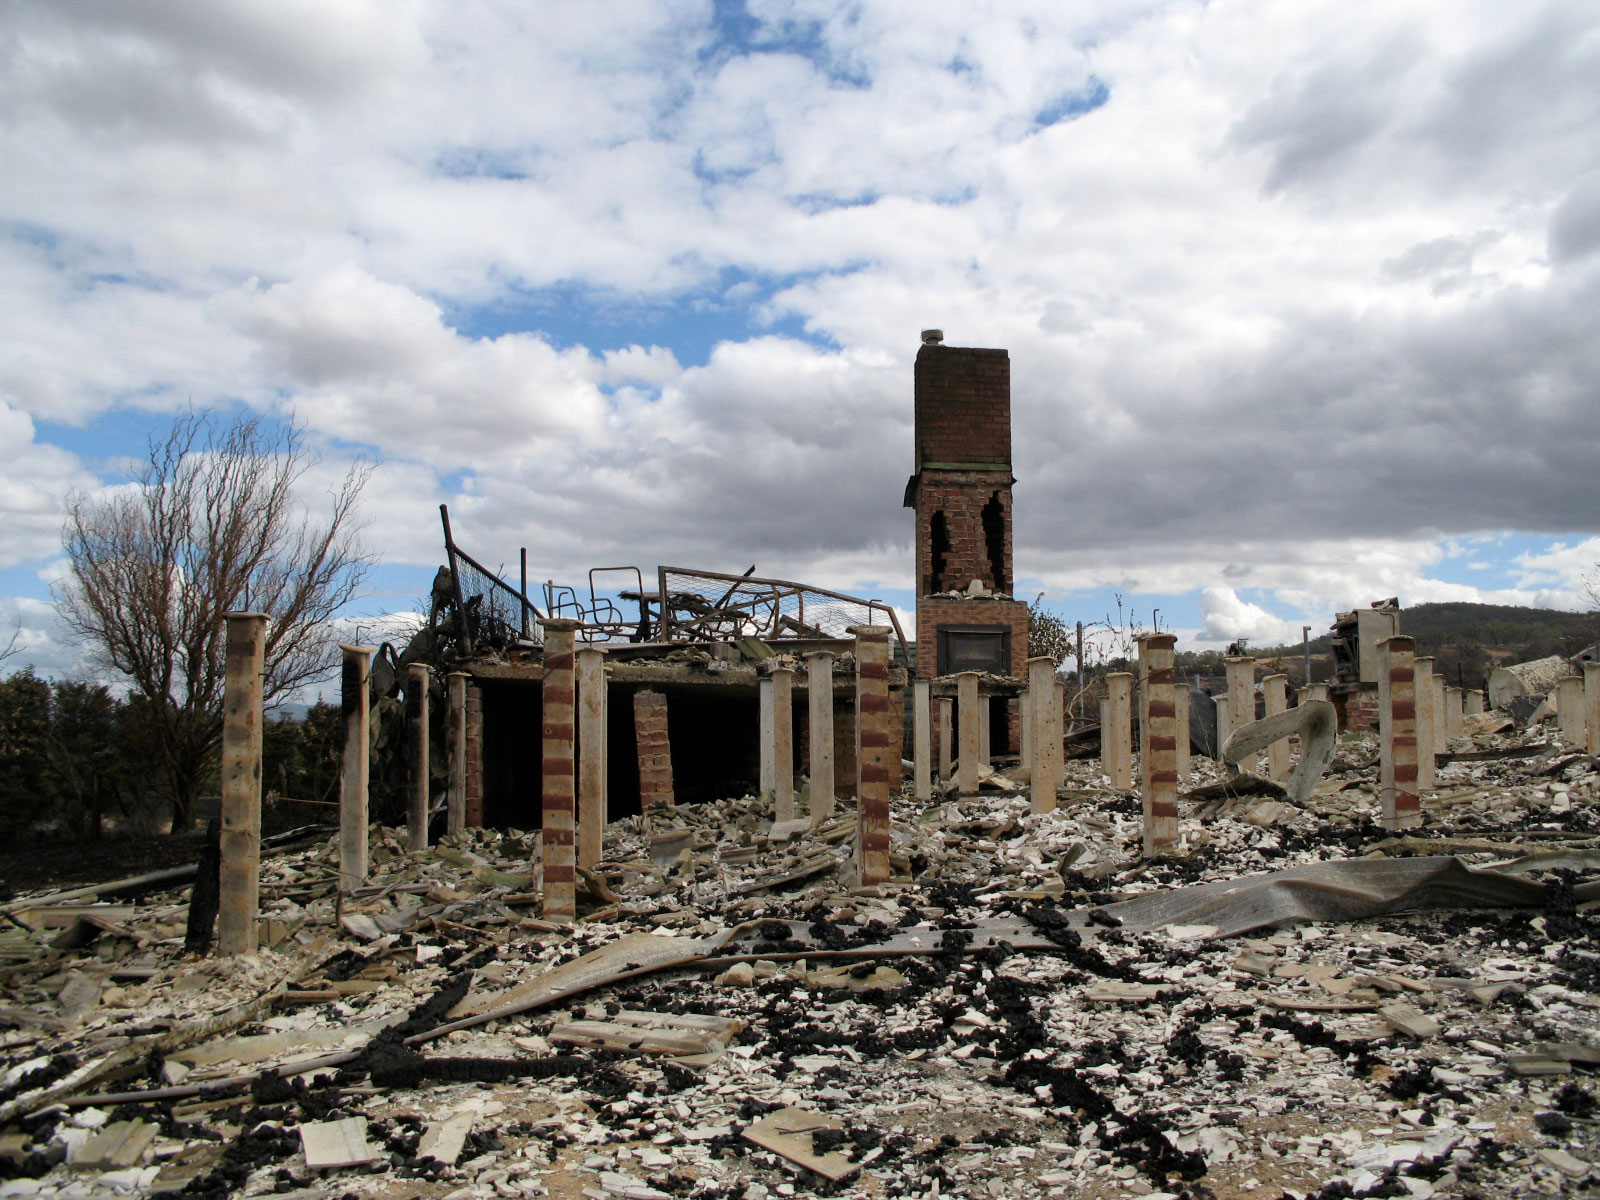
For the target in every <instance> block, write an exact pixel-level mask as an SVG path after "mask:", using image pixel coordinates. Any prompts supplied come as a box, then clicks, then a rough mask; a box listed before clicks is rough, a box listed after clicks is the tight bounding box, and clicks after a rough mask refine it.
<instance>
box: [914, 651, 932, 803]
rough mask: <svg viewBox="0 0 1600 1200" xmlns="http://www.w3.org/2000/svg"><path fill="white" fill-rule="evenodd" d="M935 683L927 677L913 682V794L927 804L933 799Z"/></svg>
mask: <svg viewBox="0 0 1600 1200" xmlns="http://www.w3.org/2000/svg"><path fill="white" fill-rule="evenodd" d="M932 692H933V684H932V683H930V682H929V681H928V680H926V679H918V680H914V681H913V682H912V684H911V705H912V712H911V760H912V766H913V772H914V778H913V781H912V794H913V795H914V796H916V798H917V799H918V800H919V801H921V802H922V803H924V804H926V803H927V802H928V801H930V800H932V799H933V763H932V762H931V761H930V760H931V759H932V757H933V727H932V713H931V712H930V708H931V705H930V701H931V699H932Z"/></svg>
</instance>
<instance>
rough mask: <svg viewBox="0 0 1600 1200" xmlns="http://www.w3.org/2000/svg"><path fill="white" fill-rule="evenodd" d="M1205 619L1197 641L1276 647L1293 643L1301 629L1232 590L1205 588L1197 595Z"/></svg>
mask: <svg viewBox="0 0 1600 1200" xmlns="http://www.w3.org/2000/svg"><path fill="white" fill-rule="evenodd" d="M1200 614H1201V617H1202V618H1203V619H1204V622H1205V624H1204V627H1203V628H1202V629H1201V631H1200V633H1199V636H1198V637H1197V639H1196V640H1197V641H1199V642H1236V641H1239V640H1240V639H1241V638H1243V639H1246V640H1248V641H1250V642H1253V643H1255V644H1256V645H1258V646H1279V645H1283V644H1285V643H1287V642H1292V641H1295V640H1297V639H1298V638H1299V636H1300V626H1299V624H1298V623H1297V622H1294V621H1285V620H1284V619H1283V618H1281V617H1278V616H1275V615H1273V614H1272V613H1270V612H1268V611H1267V610H1266V609H1264V608H1262V607H1261V606H1260V605H1259V604H1252V603H1251V602H1249V601H1248V600H1241V599H1240V598H1239V595H1238V593H1237V592H1235V591H1234V590H1233V589H1232V588H1221V587H1214V588H1206V589H1205V591H1204V592H1202V593H1201V595H1200Z"/></svg>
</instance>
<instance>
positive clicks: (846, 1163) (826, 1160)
mask: <svg viewBox="0 0 1600 1200" xmlns="http://www.w3.org/2000/svg"><path fill="white" fill-rule="evenodd" d="M842 1128H843V1126H842V1125H841V1124H840V1123H839V1122H838V1121H837V1120H835V1119H834V1118H832V1117H827V1116H823V1115H822V1114H820V1113H811V1112H806V1111H805V1110H804V1109H800V1108H781V1109H779V1110H778V1111H777V1112H775V1113H773V1114H771V1115H770V1116H767V1117H763V1118H762V1119H761V1120H759V1121H757V1122H756V1123H755V1124H753V1125H751V1126H750V1127H749V1128H748V1129H746V1130H745V1131H744V1134H743V1137H744V1139H745V1141H747V1142H754V1143H755V1144H756V1145H757V1146H760V1147H761V1148H762V1149H763V1150H771V1151H772V1152H773V1153H774V1154H781V1155H782V1156H783V1157H784V1158H787V1159H788V1160H789V1161H790V1162H792V1163H796V1164H797V1165H799V1166H802V1167H804V1168H805V1169H806V1170H808V1171H815V1172H816V1173H817V1174H818V1175H821V1176H822V1177H823V1178H824V1179H829V1180H832V1181H833V1182H834V1183H838V1182H839V1181H840V1180H841V1179H848V1178H849V1177H850V1176H851V1175H854V1174H855V1173H856V1172H857V1171H859V1170H860V1169H861V1168H860V1166H859V1165H858V1164H856V1163H853V1162H851V1161H850V1159H849V1157H848V1156H847V1155H845V1154H843V1153H841V1152H840V1151H838V1150H831V1151H829V1152H828V1153H827V1154H816V1153H813V1151H812V1137H813V1135H814V1134H816V1133H817V1132H819V1131H820V1130H824V1129H842Z"/></svg>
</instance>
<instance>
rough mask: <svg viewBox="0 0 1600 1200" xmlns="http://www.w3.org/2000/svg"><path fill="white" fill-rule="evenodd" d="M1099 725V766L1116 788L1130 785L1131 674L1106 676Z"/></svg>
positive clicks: (1131, 776)
mask: <svg viewBox="0 0 1600 1200" xmlns="http://www.w3.org/2000/svg"><path fill="white" fill-rule="evenodd" d="M1101 720H1102V724H1101V726H1100V766H1101V769H1102V770H1103V771H1105V773H1106V775H1107V776H1109V777H1110V780H1111V786H1112V787H1113V788H1115V789H1116V790H1117V791H1119V792H1126V791H1130V790H1131V789H1132V788H1133V676H1132V675H1130V674H1129V673H1128V672H1126V671H1113V672H1112V673H1111V674H1110V675H1107V676H1106V704H1105V708H1104V709H1103V710H1102V718H1101Z"/></svg>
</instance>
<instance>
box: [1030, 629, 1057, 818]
mask: <svg viewBox="0 0 1600 1200" xmlns="http://www.w3.org/2000/svg"><path fill="white" fill-rule="evenodd" d="M1027 670H1028V693H1027V694H1028V695H1029V696H1030V697H1031V699H1030V700H1029V702H1028V705H1027V707H1026V709H1025V711H1026V712H1027V714H1028V720H1029V723H1030V725H1031V726H1032V732H1031V733H1030V734H1029V738H1028V740H1029V743H1030V744H1031V746H1032V749H1033V766H1032V771H1031V773H1030V775H1029V779H1028V797H1029V801H1030V804H1031V807H1032V809H1033V811H1034V812H1036V813H1046V812H1054V811H1055V809H1056V793H1057V791H1058V790H1059V789H1060V787H1061V712H1060V710H1059V709H1058V708H1057V707H1056V664H1055V660H1054V659H1052V658H1030V659H1029V660H1028V667H1027Z"/></svg>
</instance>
